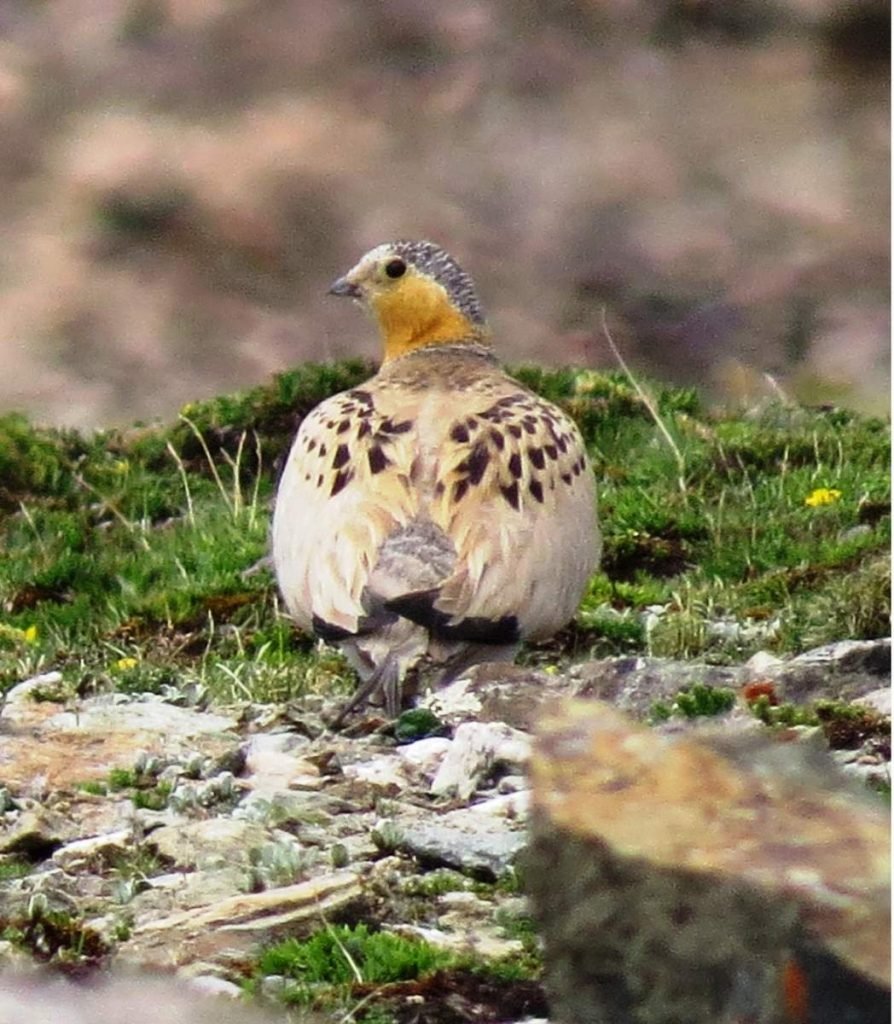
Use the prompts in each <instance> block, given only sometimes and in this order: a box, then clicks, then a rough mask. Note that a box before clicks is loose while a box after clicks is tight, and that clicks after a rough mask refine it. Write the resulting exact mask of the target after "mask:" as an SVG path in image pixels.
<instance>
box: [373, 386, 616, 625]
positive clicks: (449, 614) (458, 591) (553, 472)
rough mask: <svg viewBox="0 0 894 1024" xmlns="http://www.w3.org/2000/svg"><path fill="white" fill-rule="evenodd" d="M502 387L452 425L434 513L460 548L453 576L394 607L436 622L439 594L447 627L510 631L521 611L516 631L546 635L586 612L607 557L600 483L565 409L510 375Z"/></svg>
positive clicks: (449, 424) (443, 452)
mask: <svg viewBox="0 0 894 1024" xmlns="http://www.w3.org/2000/svg"><path fill="white" fill-rule="evenodd" d="M502 390H503V391H504V393H503V394H502V395H501V396H495V397H494V398H493V400H492V401H490V402H489V404H488V403H485V404H479V405H478V407H477V409H478V411H476V412H474V413H470V414H468V415H462V414H461V413H460V411H459V410H457V411H456V412H455V413H454V415H453V419H452V422H451V421H450V420H447V422H446V424H445V426H446V427H447V429H446V434H445V443H444V444H443V445H442V447H441V450H440V452H439V467H438V471H437V478H438V483H437V485H436V492H435V496H434V500H433V503H432V506H431V512H430V514H431V518H432V521H433V522H434V523H435V525H436V526H438V527H440V528H441V529H442V530H443V531H444V533H445V534H446V535H447V536H448V537H449V538H450V540H451V541H452V542H453V544H454V546H455V548H456V551H457V559H456V566H455V569H454V571H453V573H452V574H451V575H450V577H449V578H447V579H446V580H445V581H444V582H443V583H442V584H441V585H440V586H439V587H438V588H437V590H436V592H431V593H429V595H428V597H427V599H425V598H422V599H421V600H417V603H416V607H415V609H414V608H412V607H409V606H408V604H407V602H404V603H403V605H402V606H400V605H398V604H397V603H395V602H392V606H393V607H396V608H397V609H398V610H399V611H401V612H402V613H403V614H407V615H408V616H409V617H411V618H415V620H416V621H418V622H420V623H423V624H424V623H425V622H426V615H425V602H426V600H427V602H428V607H429V614H430V616H431V617H432V621H439V622H440V623H441V624H442V627H443V625H444V624H445V623H446V624H447V626H448V628H450V627H453V628H454V629H456V628H457V627H460V624H461V623H467V624H475V623H479V624H480V625H481V628H482V633H484V632H485V631H486V630H485V628H484V627H485V624H490V625H491V627H494V626H496V627H497V629H496V633H497V635H499V634H500V632H501V630H502V632H503V633H505V635H506V637H507V639H509V634H510V633H511V630H512V624H513V620H514V622H515V628H516V637H515V638H516V639H517V638H519V637H521V638H535V639H536V638H538V637H542V636H549V635H551V634H552V633H553V632H555V631H556V630H557V629H559V628H561V627H562V626H563V625H565V624H566V623H567V622H568V620H569V619H570V618H571V617H572V616H573V615H574V612H575V610H576V608H577V604H578V602H579V601H580V597H581V594H582V592H583V589H584V587H585V586H586V582H587V580H588V579H589V577H590V575H591V574H592V573H593V571H594V570H595V568H596V565H597V563H598V560H599V550H600V537H599V529H598V524H597V519H596V493H595V482H594V478H593V471H592V469H591V467H590V463H589V460H588V458H587V454H586V450H585V447H584V443H583V440H582V438H581V435H580V432H579V431H578V429H577V427H576V425H575V424H574V423H573V422H572V421H571V420H570V419H569V418H568V417H567V416H566V415H565V414H564V413H563V412H562V411H561V410H560V409H559V408H557V407H556V406H555V405H553V404H552V403H550V402H547V401H546V400H544V399H541V398H539V397H538V396H536V395H534V394H532V393H530V392H528V391H526V390H525V389H523V388H521V386H520V385H518V384H516V383H515V382H514V381H511V380H510V379H509V378H506V379H505V386H504V388H503V389H502ZM460 628H461V627H460ZM467 631H468V630H467ZM468 638H469V639H472V637H471V636H469V637H468Z"/></svg>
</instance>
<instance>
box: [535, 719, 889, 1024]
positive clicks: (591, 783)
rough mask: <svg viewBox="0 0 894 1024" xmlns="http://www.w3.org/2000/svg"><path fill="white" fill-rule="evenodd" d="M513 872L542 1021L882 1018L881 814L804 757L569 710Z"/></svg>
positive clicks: (794, 751)
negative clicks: (538, 972)
mask: <svg viewBox="0 0 894 1024" xmlns="http://www.w3.org/2000/svg"><path fill="white" fill-rule="evenodd" d="M532 775H533V781H534V808H535V813H534V817H533V840H532V845H531V848H530V850H529V853H528V858H527V870H526V877H527V880H528V888H529V891H530V893H531V896H532V898H533V902H534V907H535V911H536V916H537V917H538V918H539V923H540V925H541V928H542V932H543V936H544V941H545V952H546V965H547V982H548V988H549V990H550V994H551V997H552V1007H553V1011H554V1014H555V1020H556V1022H557V1024H559V1022H561V1024H579V1022H582V1021H586V1022H587V1024H675V1022H679V1021H686V1022H687V1024H733V1022H739V1021H743V1020H748V1021H753V1022H755V1024H783V1022H790V1021H793V1020H796V1021H800V1020H808V1021H809V1022H810V1024H814V1022H828V1024H832V1022H837V1024H876V1022H878V1024H882V1022H887V1021H888V1020H889V1015H890V1008H889V1007H890V933H889V924H888V922H889V919H890V874H889V871H890V867H889V863H890V842H889V831H890V818H889V815H888V814H887V812H886V811H885V810H884V809H883V807H882V806H881V803H880V801H878V800H872V799H871V798H868V797H867V796H865V795H864V794H862V793H860V792H859V791H858V790H857V789H856V788H852V787H851V786H850V785H849V784H847V783H846V782H845V781H843V780H842V779H841V778H840V776H839V775H838V774H837V773H836V772H835V770H834V767H833V766H832V764H831V762H829V761H828V759H826V758H824V757H821V756H820V754H819V752H818V751H813V750H811V749H810V748H809V747H808V746H805V745H803V744H798V743H788V744H780V743H778V742H774V741H773V740H771V739H767V738H766V737H754V736H739V737H731V736H730V735H729V734H728V733H725V732H723V733H719V734H718V735H717V737H716V740H715V739H712V737H711V736H710V734H706V733H704V732H699V733H697V734H693V735H692V736H689V737H672V736H661V735H657V734H656V733H655V732H654V731H650V730H647V729H644V728H642V727H639V726H637V725H635V724H633V723H632V722H630V720H628V719H627V718H625V717H624V716H623V715H621V714H619V713H618V712H617V711H615V710H614V709H612V708H609V707H607V706H605V705H600V704H594V703H589V702H587V703H584V702H568V703H567V704H566V705H565V706H564V708H563V709H562V710H561V711H560V713H558V714H556V715H554V716H552V717H551V718H550V719H548V720H547V721H546V722H545V723H544V724H543V726H542V731H541V737H540V741H539V743H538V744H537V746H536V748H535V753H534V758H533V761H532Z"/></svg>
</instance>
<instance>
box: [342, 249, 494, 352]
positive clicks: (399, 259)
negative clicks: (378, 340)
mask: <svg viewBox="0 0 894 1024" xmlns="http://www.w3.org/2000/svg"><path fill="white" fill-rule="evenodd" d="M329 292H330V294H331V295H346V296H348V297H350V298H352V299H356V300H357V301H358V302H359V303H360V304H361V305H362V306H363V307H364V308H366V309H367V310H369V312H370V313H371V314H372V315H373V316H374V317H375V319H376V322H377V323H378V325H379V330H380V331H381V334H382V341H383V345H384V361H385V362H388V360H390V359H396V358H398V357H399V356H402V355H405V354H406V353H408V352H412V351H413V350H414V349H417V348H423V347H426V346H429V345H437V344H451V343H453V344H455V343H462V342H469V343H474V344H477V345H481V344H482V343H486V341H487V337H488V333H489V332H488V328H487V323H486V321H485V319H484V314H483V313H482V312H481V306H480V304H479V302H478V296H477V295H476V294H475V286H474V284H473V283H472V279H471V278H470V277H469V275H468V274H466V273H465V271H464V270H463V269H462V268H461V267H460V266H459V264H458V263H457V262H456V261H455V260H454V259H453V258H452V257H451V256H448V254H447V253H446V252H444V250H443V249H440V248H438V246H436V245H434V244H433V243H432V242H387V243H385V244H384V245H378V246H376V248H375V249H371V250H370V251H369V252H368V253H367V254H366V255H365V256H364V257H363V258H362V259H361V260H360V262H359V263H357V265H356V266H354V267H352V268H351V269H350V270H349V271H348V272H347V273H346V274H345V275H344V276H343V277H340V278H339V279H338V280H337V281H335V282H334V283H333V285H332V287H331V288H330V289H329Z"/></svg>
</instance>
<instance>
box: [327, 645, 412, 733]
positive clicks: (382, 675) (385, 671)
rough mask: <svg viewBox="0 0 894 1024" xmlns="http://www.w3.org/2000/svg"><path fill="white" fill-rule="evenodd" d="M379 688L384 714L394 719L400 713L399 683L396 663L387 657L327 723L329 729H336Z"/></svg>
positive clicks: (390, 657)
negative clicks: (382, 699) (383, 700)
mask: <svg viewBox="0 0 894 1024" xmlns="http://www.w3.org/2000/svg"><path fill="white" fill-rule="evenodd" d="M380 687H381V689H382V692H383V694H384V696H385V712H386V714H387V715H389V717H391V718H396V717H397V715H398V714H399V713H400V697H401V682H400V673H399V671H398V665H397V661H396V660H395V659H394V658H393V657H392V656H391V655H389V656H388V657H387V658H386V659H385V660H384V661H383V662H382V664H381V665H380V666H379V667H378V668H377V669H376V670H375V671H374V672H373V673H372V675H371V676H370V677H369V678H368V679H367V680H366V681H365V682H364V683H362V684H361V685H360V686H359V687H358V688H357V689H356V690H355V691H354V693H353V694H352V695H351V696H350V697H349V698H348V700H346V701H345V703H344V704H343V705H342V706H341V707H340V708H339V710H338V712H337V714H336V716H335V718H333V719H331V720H330V722H329V723H328V724H329V728H330V729H338V728H339V727H340V726H341V724H342V723H343V722H344V720H345V719H346V718H347V717H348V715H349V714H350V713H351V712H352V711H354V710H355V708H358V707H360V706H362V705H363V704H365V703H366V702H367V701H368V700H369V698H370V696H371V695H372V694H373V693H375V691H376V690H378V689H379V688H380Z"/></svg>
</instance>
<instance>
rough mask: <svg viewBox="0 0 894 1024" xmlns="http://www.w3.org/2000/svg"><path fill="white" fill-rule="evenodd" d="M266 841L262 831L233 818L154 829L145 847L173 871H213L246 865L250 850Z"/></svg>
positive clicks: (259, 827) (256, 826)
mask: <svg viewBox="0 0 894 1024" xmlns="http://www.w3.org/2000/svg"><path fill="white" fill-rule="evenodd" d="M267 841H268V834H267V831H266V829H264V828H263V827H262V826H260V825H255V824H252V823H251V822H248V821H239V820H236V819H233V818H209V819H208V820H207V821H191V822H188V823H187V824H185V825H167V826H164V827H162V828H159V829H156V830H155V831H154V832H153V833H152V834H151V835H150V836H149V837H148V838H147V840H146V844H147V845H148V846H149V847H150V848H151V849H153V850H155V852H156V853H157V854H158V855H159V856H160V857H163V858H164V859H165V861H167V862H168V863H170V864H171V865H172V866H173V867H177V868H181V869H197V868H204V869H207V868H214V867H223V866H224V865H229V866H233V865H236V864H245V865H247V864H248V863H249V854H250V851H251V850H252V849H253V848H256V847H260V846H262V845H263V844H264V843H265V842H267Z"/></svg>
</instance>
